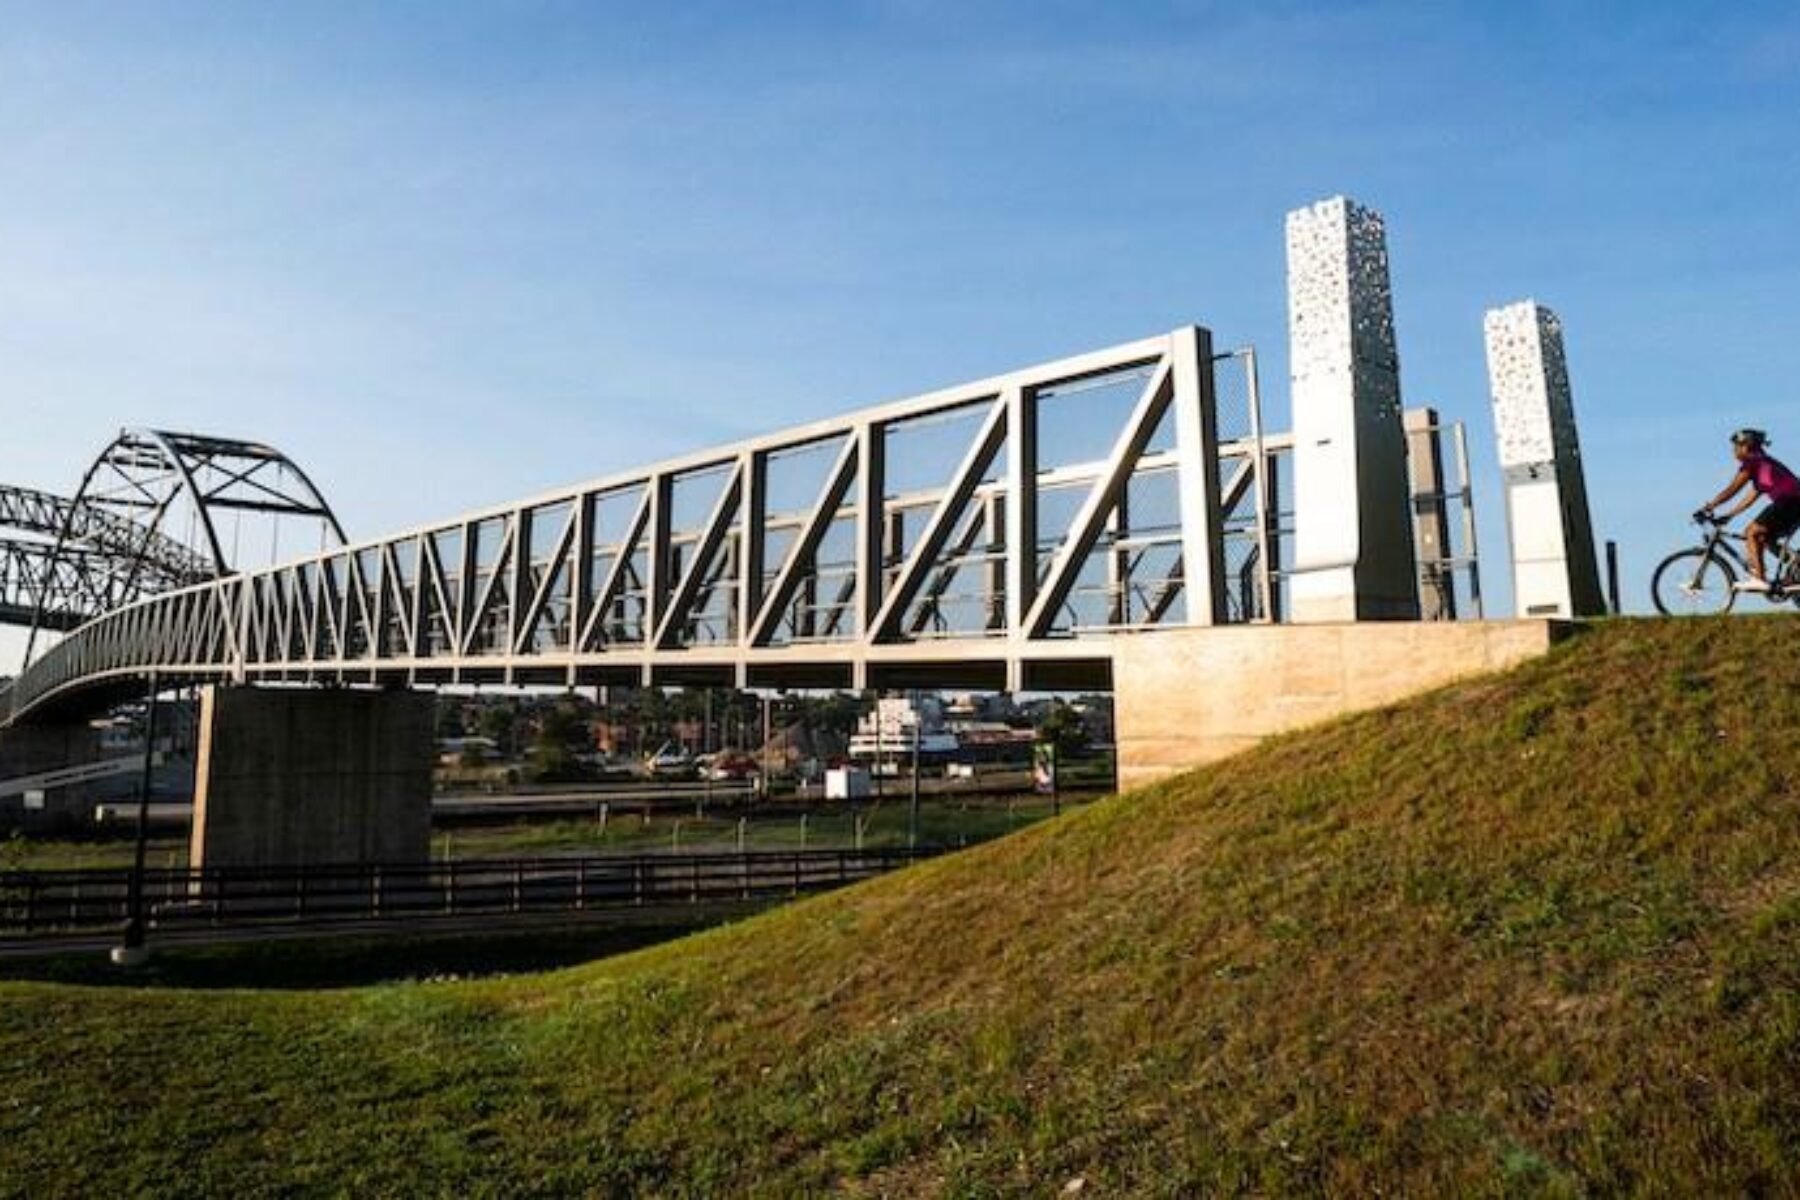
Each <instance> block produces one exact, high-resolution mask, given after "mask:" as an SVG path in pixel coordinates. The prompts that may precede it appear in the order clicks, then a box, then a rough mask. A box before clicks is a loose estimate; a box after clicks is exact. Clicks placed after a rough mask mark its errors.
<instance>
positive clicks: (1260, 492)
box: [1244, 346, 1280, 623]
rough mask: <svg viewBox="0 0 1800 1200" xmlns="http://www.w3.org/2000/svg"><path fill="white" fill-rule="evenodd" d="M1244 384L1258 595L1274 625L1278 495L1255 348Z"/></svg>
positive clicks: (1249, 352) (1246, 352)
mask: <svg viewBox="0 0 1800 1200" xmlns="http://www.w3.org/2000/svg"><path fill="white" fill-rule="evenodd" d="M1244 382H1245V391H1246V394H1247V396H1248V397H1249V404H1250V453H1251V454H1252V456H1253V457H1252V458H1251V460H1250V461H1251V462H1252V464H1254V465H1253V469H1254V470H1255V472H1256V476H1255V479H1254V481H1253V486H1254V487H1255V488H1256V499H1255V504H1256V594H1257V600H1258V601H1259V604H1260V607H1261V610H1262V620H1263V622H1265V623H1271V622H1274V621H1276V620H1279V619H1280V618H1279V617H1278V616H1277V614H1276V612H1275V560H1274V559H1273V558H1272V557H1271V554H1272V553H1274V551H1275V546H1274V539H1273V537H1271V535H1270V521H1271V513H1272V511H1273V509H1274V508H1275V507H1276V503H1277V497H1276V493H1275V491H1274V490H1273V489H1272V488H1270V487H1268V486H1266V485H1267V483H1268V479H1269V475H1270V472H1269V467H1270V457H1269V453H1268V445H1267V439H1265V438H1264V437H1263V411H1262V377H1261V375H1260V373H1259V371H1258V367H1257V362H1256V347H1255V346H1249V347H1246V348H1245V350H1244Z"/></svg>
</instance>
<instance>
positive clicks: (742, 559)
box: [9, 327, 1291, 717]
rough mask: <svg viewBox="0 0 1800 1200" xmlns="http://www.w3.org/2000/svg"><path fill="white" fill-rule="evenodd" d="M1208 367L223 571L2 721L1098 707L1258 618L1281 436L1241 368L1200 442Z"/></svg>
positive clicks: (974, 406)
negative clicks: (1189, 628) (760, 689)
mask: <svg viewBox="0 0 1800 1200" xmlns="http://www.w3.org/2000/svg"><path fill="white" fill-rule="evenodd" d="M1220 362H1225V363H1227V364H1231V365H1232V369H1234V370H1235V369H1238V368H1240V367H1241V366H1242V359H1240V358H1232V357H1230V356H1227V357H1225V358H1223V359H1220V360H1215V358H1214V355H1213V350H1212V344H1211V338H1210V335H1209V334H1208V333H1207V332H1206V331H1205V330H1203V329H1199V328H1195V327H1187V328H1183V329H1178V330H1176V331H1174V332H1173V333H1170V334H1166V335H1162V336H1158V337H1153V338H1148V339H1145V340H1142V341H1137V342H1132V343H1129V344H1126V345H1122V346H1115V347H1112V348H1110V349H1107V350H1102V351H1098V352H1095V353H1091V354H1086V355H1082V356H1079V357H1076V358H1071V359H1065V360H1062V361H1058V362H1053V363H1048V364H1044V365H1040V366H1036V367H1031V368H1028V369H1025V370H1021V371H1016V372H1013V373H1010V374H1007V375H1003V376H999V377H996V378H991V379H985V380H981V381H979V382H976V383H971V384H967V385H964V386H960V387H954V388H950V389H947V390H944V391H939V392H934V393H931V394H929V395H925V396H919V397H915V398H912V399H908V400H902V401H899V402H895V403H890V404H886V405H882V406H879V407H876V408H870V409H865V410H863V411H860V412H855V413H851V414H848V415H845V416H841V417H838V418H834V419H830V420H825V421H820V422H817V423H814V424H810V425H805V426H801V427H798V428H793V429H788V430H785V431H782V432H779V433H775V434H771V435H768V436H764V437H758V438H754V439H751V440H748V441H745V442H742V443H739V444H736V445H731V446H726V447H721V448H718V449H715V450H711V451H706V452H703V453H699V454H694V455H689V456H686V457H683V458H680V459H676V460H673V461H669V462H664V463H660V464H657V465H655V466H652V467H648V468H644V469H641V470H636V471H629V472H626V473H623V474H620V475H617V476H613V477H611V478H607V479H602V480H599V481H596V482H593V483H589V484H586V485H583V486H580V487H576V488H571V489H568V490H565V491H561V492H557V493H553V494H550V495H546V496H541V497H538V498H535V499H532V500H528V501H524V502H522V503H518V504H512V505H507V506H504V507H501V508H495V509H490V510H486V511H483V512H478V513H474V514H470V515H468V516H465V517H462V518H459V519H456V520H452V521H448V522H445V523H442V524H437V525H432V526H428V527H425V528H421V529H416V530H412V531H409V532H407V533H403V534H400V535H398V536H394V537H389V538H384V539H381V540H378V541H373V542H366V543H362V544H358V545H352V546H345V547H342V548H335V547H334V548H330V549H327V550H324V551H322V552H320V553H317V554H312V555H309V556H307V557H304V558H299V559H295V560H293V561H289V562H285V563H283V564H281V565H279V566H275V567H272V568H270V569H267V570H260V571H255V572H248V573H242V574H232V575H221V576H220V577H218V578H215V579H212V580H210V581H208V582H207V583H204V584H202V585H200V586H196V587H188V588H183V589H179V590H176V591H172V592H168V593H165V594H162V595H158V596H155V597H153V598H150V599H146V600H142V601H139V602H137V603H134V604H129V605H126V606H125V607H122V608H118V609H116V610H113V611H109V612H107V613H106V614H105V615H103V616H101V617H100V618H99V619H97V620H95V621H92V622H90V623H88V624H86V625H84V626H82V627H81V628H80V629H78V630H76V631H75V632H74V633H73V634H71V635H70V636H69V637H67V638H65V639H64V640H62V641H61V642H60V643H59V644H58V645H56V646H55V647H53V648H52V649H51V650H49V651H48V652H47V653H46V654H44V655H43V656H42V657H41V658H39V659H38V660H37V661H35V662H34V663H32V664H31V665H30V666H29V668H28V669H27V670H26V671H25V672H24V674H23V675H22V676H21V678H20V679H19V680H18V681H17V683H16V685H15V687H14V689H13V691H12V694H11V696H10V703H9V709H10V713H11V715H12V716H14V717H18V716H22V715H25V714H27V713H30V712H32V711H34V710H37V709H40V708H45V707H57V706H64V705H63V703H62V702H66V704H67V705H74V706H78V707H80V706H85V707H92V706H93V705H94V704H96V703H98V702H99V699H98V698H99V697H101V696H102V695H103V694H104V693H106V692H107V691H109V690H113V691H126V690H131V689H136V688H139V687H141V686H142V680H143V679H144V678H145V677H146V676H150V675H152V674H154V675H155V676H156V677H157V678H158V679H160V680H163V681H165V682H171V683H172V682H175V681H204V680H229V681H238V682H250V681H271V682H273V681H285V682H295V683H302V682H312V683H364V684H384V683H387V684H424V685H430V684H447V683H489V682H491V683H505V684H514V685H520V684H558V685H567V686H575V685H578V684H595V683H611V684H632V685H637V684H657V683H684V682H694V683H699V682H708V683H720V684H736V685H738V686H752V687H755V686H802V687H862V686H876V687H908V686H968V687H1046V688H1048V687H1087V686H1105V685H1106V682H1107V679H1108V674H1109V670H1110V666H1109V656H1108V650H1107V645H1108V642H1109V641H1110V639H1112V638H1115V637H1118V636H1121V635H1129V634H1133V633H1139V632H1142V631H1146V630H1153V629H1156V628H1159V627H1165V626H1173V625H1212V624H1221V623H1226V622H1232V621H1249V620H1266V619H1274V618H1277V617H1278V616H1279V611H1278V608H1279V597H1278V580H1279V575H1280V571H1279V558H1280V553H1281V551H1280V548H1279V546H1278V545H1277V544H1276V543H1277V541H1278V539H1279V536H1280V532H1281V529H1280V520H1279V512H1278V510H1279V507H1280V504H1279V500H1278V494H1277V488H1276V486H1275V481H1276V476H1277V472H1276V471H1275V470H1274V466H1275V462H1276V459H1277V457H1278V456H1280V455H1282V454H1286V453H1288V452H1289V451H1290V450H1291V443H1290V441H1289V440H1288V439H1285V438H1283V437H1280V436H1265V435H1264V434H1263V432H1262V431H1261V429H1260V414H1259V410H1258V406H1257V403H1256V397H1255V388H1254V373H1253V371H1252V372H1251V373H1250V375H1249V380H1248V386H1247V387H1244V386H1239V387H1233V388H1232V389H1230V390H1231V393H1232V400H1231V402H1230V405H1229V407H1230V408H1231V410H1232V411H1231V412H1230V413H1229V414H1228V416H1227V420H1226V422H1225V424H1226V426H1227V428H1226V429H1225V431H1224V433H1223V434H1222V432H1221V419H1220V403H1219V396H1218V391H1217V387H1216V383H1217V377H1218V371H1217V370H1216V368H1217V367H1218V366H1219V363H1220ZM1240 410H1241V411H1240ZM97 469H98V468H97ZM92 474H93V473H92V472H90V476H92ZM215 547H216V541H215Z"/></svg>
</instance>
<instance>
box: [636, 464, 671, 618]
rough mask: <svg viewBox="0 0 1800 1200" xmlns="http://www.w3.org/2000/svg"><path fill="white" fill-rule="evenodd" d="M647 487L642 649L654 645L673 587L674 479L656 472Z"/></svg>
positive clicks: (666, 474) (665, 473)
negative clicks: (646, 545) (648, 505)
mask: <svg viewBox="0 0 1800 1200" xmlns="http://www.w3.org/2000/svg"><path fill="white" fill-rule="evenodd" d="M648 487H649V489H650V528H649V529H648V531H647V532H646V536H647V537H648V538H649V539H650V540H649V553H648V554H646V555H645V558H646V559H647V560H648V563H647V571H648V573H649V576H650V577H649V579H647V580H646V581H645V587H644V648H645V649H646V650H648V649H651V648H653V647H654V646H655V645H656V631H657V630H659V629H661V628H662V622H663V616H664V615H665V614H666V613H667V612H668V609H669V592H670V591H671V590H672V587H671V583H670V580H669V572H670V570H671V569H672V568H673V567H674V565H675V564H674V563H672V562H671V561H670V549H669V543H670V533H671V530H670V528H669V522H670V520H671V518H672V516H673V514H672V513H671V512H670V509H671V508H672V507H673V501H674V493H675V479H674V477H673V476H672V475H670V474H669V473H668V472H666V471H664V472H659V473H658V474H657V475H656V476H655V477H653V478H652V479H651V480H650V482H649V484H648Z"/></svg>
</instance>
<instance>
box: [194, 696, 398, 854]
mask: <svg viewBox="0 0 1800 1200" xmlns="http://www.w3.org/2000/svg"><path fill="white" fill-rule="evenodd" d="M432 734H433V699H432V697H431V695H430V694H429V693H425V692H402V691H385V692H372V691H350V690H314V689H305V688H254V687H209V688H206V689H205V690H204V691H203V692H202V693H201V700H200V744H199V750H198V753H197V756H196V757H197V762H196V765H195V771H194V831H193V838H192V843H191V845H190V848H189V853H188V860H189V862H190V863H191V864H192V865H193V866H195V867H215V866H289V865H299V864H305V863H350V862H423V861H425V859H426V858H427V857H428V855H429V853H430V845H431V763H432V749H433V741H432Z"/></svg>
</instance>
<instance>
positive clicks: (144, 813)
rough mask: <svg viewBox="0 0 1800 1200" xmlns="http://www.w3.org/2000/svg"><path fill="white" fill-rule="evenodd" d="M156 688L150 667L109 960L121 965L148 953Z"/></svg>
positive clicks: (129, 964)
mask: <svg viewBox="0 0 1800 1200" xmlns="http://www.w3.org/2000/svg"><path fill="white" fill-rule="evenodd" d="M156 692H157V680H156V672H154V671H152V672H151V673H150V696H149V701H148V704H147V705H146V711H145V713H144V769H143V774H142V776H141V777H140V779H139V783H138V811H137V845H136V847H135V849H134V850H133V852H132V858H131V882H130V885H129V887H130V891H129V893H128V895H129V898H128V900H127V902H126V918H125V941H124V944H123V945H121V946H116V947H114V949H113V952H112V960H113V961H114V962H115V963H117V964H119V965H120V966H122V967H135V966H139V965H141V964H142V963H143V962H144V961H145V960H146V959H148V958H149V957H150V952H149V950H148V949H146V948H145V946H144V857H145V854H146V853H147V851H148V849H149V846H148V842H149V830H150V785H151V783H152V781H153V777H154V775H155V769H156Z"/></svg>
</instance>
